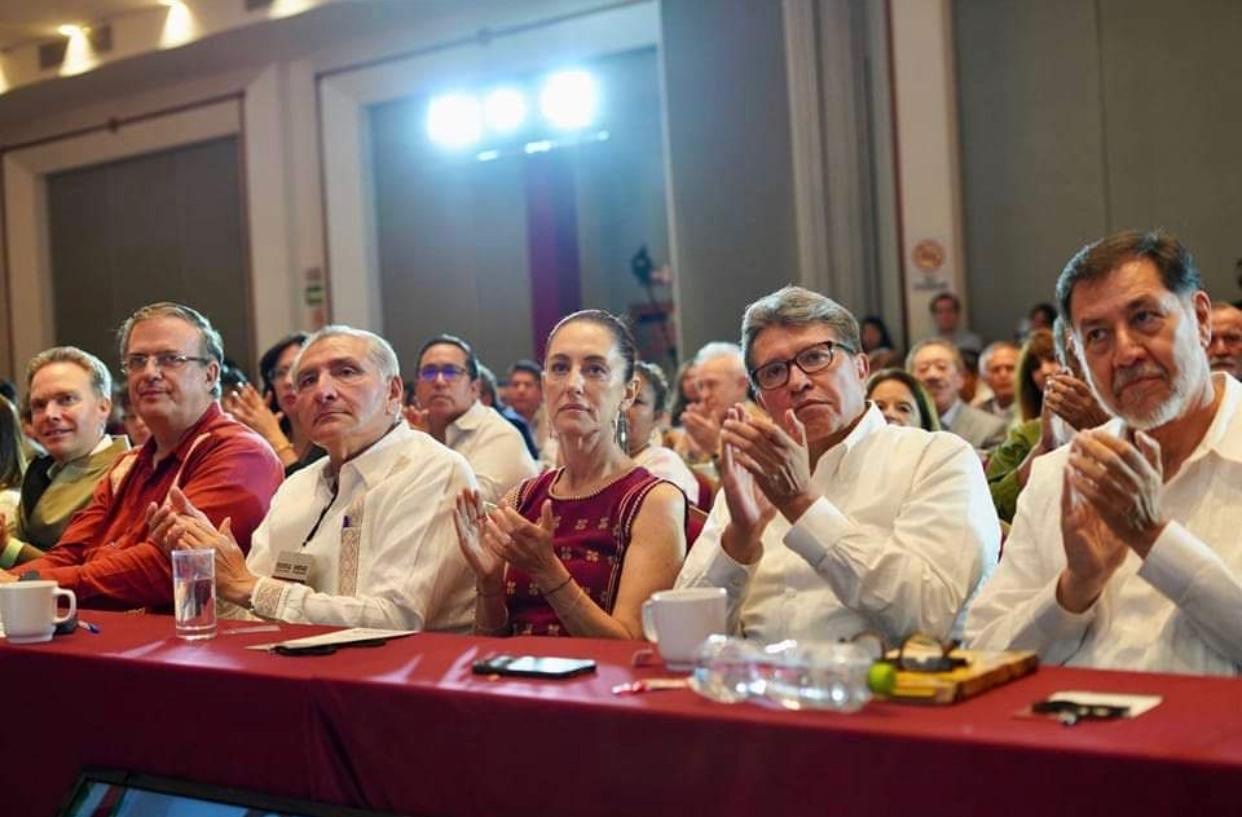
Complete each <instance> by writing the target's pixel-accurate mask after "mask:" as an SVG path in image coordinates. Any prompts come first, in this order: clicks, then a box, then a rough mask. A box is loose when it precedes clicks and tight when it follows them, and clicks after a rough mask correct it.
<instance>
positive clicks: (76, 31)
mask: <svg viewBox="0 0 1242 817" xmlns="http://www.w3.org/2000/svg"><path fill="white" fill-rule="evenodd" d="M56 33H57V34H59V35H60V36H62V37H69V38H70V39H72V38H74V37H79V36H81V35H83V34H85V33H86V29H85V28H83V27H82V26H79V25H74V24H72V23H67V24H65V25H63V26H57V27H56Z"/></svg>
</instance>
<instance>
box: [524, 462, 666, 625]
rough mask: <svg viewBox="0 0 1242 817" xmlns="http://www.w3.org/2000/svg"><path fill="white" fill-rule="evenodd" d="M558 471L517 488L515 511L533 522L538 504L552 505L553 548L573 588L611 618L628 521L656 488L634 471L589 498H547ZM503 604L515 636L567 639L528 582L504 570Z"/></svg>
mask: <svg viewBox="0 0 1242 817" xmlns="http://www.w3.org/2000/svg"><path fill="white" fill-rule="evenodd" d="M562 470H563V469H559V468H558V469H556V470H554V471H545V472H543V473H542V474H540V475H538V476H536V477H531V478H530V479H528V480H526V481H525V482H523V483H522V485H521V487H520V488H519V489H518V495H517V511H518V513H520V514H521V515H522V516H524V517H526V518H527V519H529V520H530V521H531V522H536V523H537V522H538V521H539V515H540V513H542V511H543V503H544V502H546V501H548V500H549V499H550V500H551V501H552V519H553V523H554V525H555V527H554V528H553V531H552V540H553V547H554V548H555V549H556V556H557V558H559V559H560V560H561V564H563V565H565V569H566V570H568V571H569V575H570V576H572V577H573V579H574V581H575V582H577V583H578V586H579V587H581V588H582V589H583V591H584V592H585V593H586V594H587V595H588V596H590V598H591V601H593V602H595V603H596V604H597V605H599V608H600V609H601V610H603V611H604V612H605V613H611V612H612V605H613V603H614V602H615V601H616V598H617V586H618V584H619V583H620V579H621V567H622V565H623V564H624V562H625V551H626V548H627V547H628V546H629V543H630V529H631V527H632V526H633V524H634V517H635V516H636V515H637V514H638V509H639V507H641V505H642V501H643V499H644V498H645V497H646V495H647V493H648V492H649V491H650V490H651V489H652V488H654V487H655V486H656V485H658V484H659V483H660V479H659V478H658V477H654V476H652V475H651V473H650V472H648V471H647V469H645V468H641V467H639V468H634V469H633V470H631V471H630V472H629V473H627V474H625V475H624V476H622V477H620V478H619V479H616V480H614V481H612V482H610V483H608V484H607V485H605V486H604V487H603V488H601V489H600V490H599V491H596V492H595V493H594V494H592V495H590V496H586V497H581V498H577V499H558V498H557V497H556V496H554V495H553V494H552V493H551V490H552V485H553V484H554V483H555V482H556V479H557V477H559V476H560V474H561V471H562ZM505 604H506V605H508V608H509V623H510V624H511V625H512V626H513V632H514V634H515V635H568V634H569V633H568V632H567V631H566V629H565V626H564V624H562V623H561V620H560V618H559V617H558V616H557V615H556V611H555V610H553V609H552V605H550V604H548V602H547V599H545V598H544V597H543V593H542V592H541V591H540V590H539V585H538V584H536V582H535V580H534V578H532V577H531V575H530V574H529V573H527V572H526V571H524V570H521V569H520V568H517V567H514V566H513V565H509V567H508V568H507V569H506V571H505Z"/></svg>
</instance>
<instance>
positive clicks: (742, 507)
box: [720, 407, 776, 564]
mask: <svg viewBox="0 0 1242 817" xmlns="http://www.w3.org/2000/svg"><path fill="white" fill-rule="evenodd" d="M742 417H743V411H742V410H741V408H738V407H734V408H730V409H729V410H728V412H727V414H726V418H725V421H726V422H735V421H740V420H741V418H742ZM720 484H721V487H722V488H723V489H724V498H725V503H726V505H727V506H728V508H729V524H728V526H727V527H726V528H725V530H724V533H723V534H722V536H721V546H722V547H723V548H724V550H725V552H726V553H728V554H729V555H730V556H731V557H732V558H733V559H735V560H736V561H738V562H741V563H742V564H753V563H754V562H756V561H758V560H759V557H760V556H762V555H763V541H762V536H763V531H764V529H765V528H767V526H768V523H769V522H771V521H772V517H773V516H775V515H776V507H775V506H774V505H773V504H772V503H771V502H770V501H769V500H768V498H767V496H766V495H765V494H764V492H763V491H762V490H761V489H760V487H759V486H758V484H756V481H755V477H754V475H753V474H752V473H751V471H750V470H749V469H747V468H746V467H744V466H743V465H742V463H741V462H739V460H738V457H737V451H736V450H735V449H734V448H733V446H732V445H730V444H729V443H728V442H726V443H725V445H724V447H723V451H722V452H721V457H720Z"/></svg>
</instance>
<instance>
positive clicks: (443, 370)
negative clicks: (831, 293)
mask: <svg viewBox="0 0 1242 817" xmlns="http://www.w3.org/2000/svg"><path fill="white" fill-rule="evenodd" d="M465 373H466V370H465V369H464V368H462V367H461V366H454V365H453V364H452V363H446V364H444V365H443V366H432V365H427V366H424V367H422V368H421V369H419V370H418V379H419V380H425V381H427V382H428V383H430V382H431V381H433V380H435V379H436V377H437V376H441V377H443V378H444V380H445V382H446V383H452V382H453V381H454V380H456V379H457V378H459V377H461V376H462V375H463V374H465Z"/></svg>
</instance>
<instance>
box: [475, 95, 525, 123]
mask: <svg viewBox="0 0 1242 817" xmlns="http://www.w3.org/2000/svg"><path fill="white" fill-rule="evenodd" d="M483 119H484V121H486V122H487V127H488V128H490V129H491V130H494V131H496V132H497V133H512V132H513V131H515V130H517V129H518V128H520V127H521V126H522V123H523V122H524V121H526V96H525V95H524V94H523V93H522V92H521V91H519V90H517V89H516V88H497V89H496V90H494V91H492V92H491V93H490V94H488V95H487V98H485V99H484V100H483Z"/></svg>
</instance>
